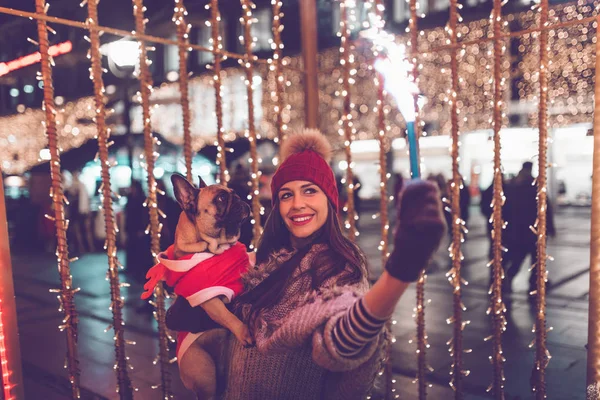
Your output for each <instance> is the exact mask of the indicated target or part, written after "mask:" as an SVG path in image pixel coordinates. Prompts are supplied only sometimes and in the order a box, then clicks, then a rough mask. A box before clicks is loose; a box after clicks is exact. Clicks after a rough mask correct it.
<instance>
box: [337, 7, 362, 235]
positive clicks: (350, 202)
mask: <svg viewBox="0 0 600 400" xmlns="http://www.w3.org/2000/svg"><path fill="white" fill-rule="evenodd" d="M355 7H356V0H341V1H340V15H341V18H340V30H339V32H338V36H339V37H340V41H341V43H340V50H339V52H340V68H341V70H342V74H341V78H340V79H339V83H340V84H341V85H342V91H341V97H342V101H343V111H342V116H341V118H340V119H339V121H338V125H339V126H340V128H339V130H338V133H339V134H340V136H343V137H344V150H345V152H346V164H347V167H346V178H345V180H343V181H342V184H344V183H345V184H346V189H347V197H348V198H347V201H346V206H345V207H344V211H346V221H345V222H344V227H345V228H346V229H348V236H349V238H350V240H352V241H355V240H356V237H357V236H358V235H359V233H358V230H357V229H356V221H358V215H356V210H355V208H354V190H355V189H356V188H355V187H354V174H353V172H352V168H353V166H354V164H353V163H352V151H351V150H350V146H351V145H352V141H353V136H354V134H355V133H356V128H355V127H354V121H353V119H352V110H353V109H354V104H353V103H352V101H351V96H350V91H351V86H353V84H354V83H355V81H356V78H355V75H356V73H357V70H356V69H355V68H354V67H353V64H354V55H353V54H352V52H353V50H354V46H352V45H351V44H350V32H351V29H353V28H354V24H355V23H356V14H355V12H354V9H355ZM337 92H338V93H339V90H338V91H337Z"/></svg>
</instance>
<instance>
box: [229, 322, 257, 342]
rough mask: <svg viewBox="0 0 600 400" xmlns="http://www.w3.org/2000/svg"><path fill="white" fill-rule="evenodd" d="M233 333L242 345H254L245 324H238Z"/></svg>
mask: <svg viewBox="0 0 600 400" xmlns="http://www.w3.org/2000/svg"><path fill="white" fill-rule="evenodd" d="M233 334H234V335H235V337H236V338H237V340H239V341H240V343H241V344H242V345H243V346H244V347H246V348H248V347H253V346H254V338H253V337H252V335H251V334H250V330H249V329H248V327H247V326H246V325H245V324H240V326H239V327H238V328H237V329H235V330H234V331H233Z"/></svg>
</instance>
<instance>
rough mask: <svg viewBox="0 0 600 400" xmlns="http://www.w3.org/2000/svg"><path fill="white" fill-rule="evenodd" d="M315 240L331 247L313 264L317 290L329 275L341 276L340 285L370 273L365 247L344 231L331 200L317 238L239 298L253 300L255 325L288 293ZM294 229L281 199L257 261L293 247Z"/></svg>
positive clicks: (276, 206) (313, 281)
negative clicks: (283, 212) (284, 216)
mask: <svg viewBox="0 0 600 400" xmlns="http://www.w3.org/2000/svg"><path fill="white" fill-rule="evenodd" d="M313 243H325V244H327V245H328V246H327V249H325V250H324V251H323V252H321V253H320V254H319V255H318V256H317V257H318V258H317V259H316V260H318V264H319V265H318V266H315V268H310V269H309V270H308V271H307V273H308V274H310V275H311V285H312V289H313V290H317V289H319V288H320V287H321V285H322V284H323V283H324V282H325V281H326V280H327V279H329V278H332V277H334V276H339V279H338V280H337V281H336V284H337V285H348V284H354V283H357V282H359V281H360V280H361V279H363V277H365V275H366V274H367V261H366V258H365V255H364V254H363V253H362V251H361V250H360V249H359V248H358V247H357V246H356V245H355V244H354V243H352V242H351V241H350V240H349V239H348V238H346V237H345V236H344V234H343V233H342V229H341V227H340V223H339V221H338V216H337V213H336V212H335V210H334V209H333V206H332V205H331V203H330V202H328V213H327V220H326V221H325V224H324V225H323V227H322V228H321V229H320V230H319V232H317V233H316V234H315V238H314V240H313V241H312V242H311V244H309V245H307V246H305V248H302V249H297V252H296V255H295V256H293V257H292V258H291V259H290V260H288V261H287V262H283V263H282V264H281V265H279V266H278V268H277V269H276V270H275V271H273V272H272V273H271V275H270V276H269V277H268V278H267V279H265V280H264V281H263V282H262V283H261V284H259V286H257V287H256V288H255V289H253V290H251V291H250V292H247V293H245V294H244V295H242V296H240V297H239V298H238V300H239V304H243V303H246V304H251V305H252V307H251V309H250V316H249V323H248V325H249V326H250V327H253V322H254V321H255V319H256V317H257V316H258V313H259V312H260V311H261V310H264V309H269V308H272V307H274V306H275V305H277V304H278V303H279V302H280V301H281V300H282V298H283V296H284V294H285V289H286V287H287V286H288V285H289V284H290V283H291V281H292V273H293V272H294V270H295V269H296V267H297V266H298V265H299V263H300V261H301V260H302V258H303V256H304V255H305V254H306V253H307V252H308V250H310V248H311V245H312V244H313ZM291 248H292V246H291V243H290V232H289V231H288V229H287V227H286V226H285V224H284V222H283V219H282V218H281V214H280V212H279V201H278V200H277V201H276V202H275V204H274V207H273V209H272V210H271V213H270V214H269V217H268V218H267V221H266V223H265V228H264V231H263V234H262V236H261V238H260V241H259V242H258V248H257V253H256V263H257V264H260V263H264V262H267V261H268V259H269V257H270V256H271V254H273V253H274V252H276V251H278V250H281V249H290V250H291Z"/></svg>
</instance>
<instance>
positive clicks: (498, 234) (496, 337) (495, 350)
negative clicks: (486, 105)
mask: <svg viewBox="0 0 600 400" xmlns="http://www.w3.org/2000/svg"><path fill="white" fill-rule="evenodd" d="M502 4H503V3H502V0H494V7H493V9H492V12H491V14H490V18H489V26H490V27H491V28H492V32H493V35H494V38H495V39H494V40H493V42H492V45H493V47H492V49H490V50H488V54H489V55H490V56H491V57H492V58H491V60H492V61H493V66H492V67H491V68H488V69H490V70H491V71H492V78H491V79H490V81H489V83H490V85H491V92H492V97H491V102H490V103H491V106H492V110H493V114H492V118H491V119H490V122H492V126H493V130H494V136H493V140H494V181H493V185H494V186H493V191H494V193H493V200H492V204H491V207H492V208H493V211H492V216H491V221H492V227H493V230H492V240H493V259H492V260H491V261H490V262H489V263H488V265H489V266H491V268H492V275H491V276H492V285H491V287H490V290H489V294H490V306H489V308H488V309H487V311H486V314H488V315H490V320H491V327H492V335H491V339H492V355H491V356H489V359H490V362H491V363H492V367H493V380H492V383H491V384H490V386H489V387H488V391H492V392H493V394H494V396H495V397H496V398H498V399H502V398H504V382H505V376H504V362H505V361H506V359H505V358H504V354H503V350H502V333H503V332H504V331H505V330H506V324H507V321H506V317H505V313H506V306H505V305H504V301H503V299H502V280H503V279H504V269H503V266H502V253H503V252H504V251H505V249H504V247H503V246H502V230H503V229H504V227H505V224H504V221H503V219H502V206H503V205H504V201H505V200H506V198H505V196H504V191H503V183H502V181H503V180H502V163H501V157H500V154H501V142H500V131H501V129H502V127H503V123H504V120H505V114H504V111H505V110H506V101H505V99H506V79H505V78H504V76H503V75H504V73H505V70H506V66H505V59H506V58H505V57H506V56H505V53H506V45H505V43H506V42H505V41H504V40H502V39H500V35H501V34H502V33H503V30H504V28H505V27H506V26H507V21H504V18H503V16H502Z"/></svg>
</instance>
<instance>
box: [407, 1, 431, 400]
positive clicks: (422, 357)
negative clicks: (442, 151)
mask: <svg viewBox="0 0 600 400" xmlns="http://www.w3.org/2000/svg"><path fill="white" fill-rule="evenodd" d="M409 10H410V19H409V20H408V29H409V31H410V57H411V62H412V67H413V70H412V74H413V79H414V82H415V85H416V84H417V82H418V77H419V64H418V62H417V54H418V51H419V50H418V47H417V45H418V37H419V36H418V35H419V32H418V30H417V29H418V27H417V21H418V19H417V18H418V15H417V2H416V0H410V1H409ZM417 98H418V96H417V95H415V96H414V108H415V110H416V112H415V120H414V121H407V123H406V128H407V137H406V139H407V142H409V147H410V151H409V156H410V158H411V176H412V177H413V178H420V160H419V151H418V146H419V136H420V128H421V124H420V121H419V112H418V110H419V106H418V104H417ZM426 280H427V274H426V273H425V271H422V272H421V273H420V274H419V279H418V280H417V290H416V297H417V304H416V307H415V314H416V315H415V320H416V323H417V384H418V387H419V400H424V399H426V398H427V379H426V369H427V348H428V345H427V333H426V331H425V281H426Z"/></svg>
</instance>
